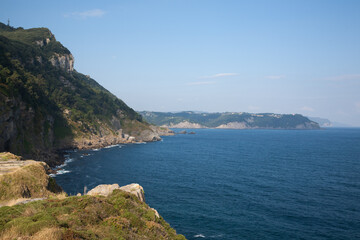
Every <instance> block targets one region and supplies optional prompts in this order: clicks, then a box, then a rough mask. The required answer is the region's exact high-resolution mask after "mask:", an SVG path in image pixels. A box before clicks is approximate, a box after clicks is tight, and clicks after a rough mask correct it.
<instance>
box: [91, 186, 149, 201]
mask: <svg viewBox="0 0 360 240" xmlns="http://www.w3.org/2000/svg"><path fill="white" fill-rule="evenodd" d="M115 189H120V190H122V191H125V192H128V193H130V194H133V195H135V196H136V197H137V198H138V199H139V200H140V201H141V202H145V195H144V189H143V187H142V186H140V185H139V184H137V183H132V184H129V185H126V186H123V187H120V186H119V184H116V183H115V184H112V185H111V184H101V185H99V186H97V187H95V188H93V189H91V190H90V191H89V192H88V193H87V195H91V196H96V195H102V196H108V195H109V194H111V193H112V192H113V191H114V190H115Z"/></svg>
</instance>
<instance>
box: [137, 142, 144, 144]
mask: <svg viewBox="0 0 360 240" xmlns="http://www.w3.org/2000/svg"><path fill="white" fill-rule="evenodd" d="M135 144H146V142H135Z"/></svg>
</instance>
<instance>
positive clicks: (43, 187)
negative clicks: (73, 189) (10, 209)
mask: <svg viewBox="0 0 360 240" xmlns="http://www.w3.org/2000/svg"><path fill="white" fill-rule="evenodd" d="M43 164H44V163H41V162H34V163H31V164H29V165H26V166H23V167H21V168H19V169H17V170H16V171H14V172H11V173H7V174H4V175H0V204H7V202H9V201H12V200H14V199H19V198H42V197H49V196H55V195H56V193H61V192H62V190H61V188H60V187H59V186H58V185H57V184H56V182H55V180H54V179H52V178H51V177H49V176H48V175H47V173H46V170H45V166H44V165H43Z"/></svg>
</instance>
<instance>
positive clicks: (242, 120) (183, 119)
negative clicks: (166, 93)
mask: <svg viewBox="0 0 360 240" xmlns="http://www.w3.org/2000/svg"><path fill="white" fill-rule="evenodd" d="M140 113H141V115H142V116H143V117H144V118H145V119H146V120H147V121H149V122H150V123H152V124H156V125H161V126H164V127H170V128H229V129H319V128H320V126H319V124H318V123H316V122H314V121H311V120H310V119H308V118H307V117H304V116H302V115H300V114H276V113H246V112H224V113H205V112H202V113H198V112H191V111H188V112H176V113H172V112H147V111H144V112H140Z"/></svg>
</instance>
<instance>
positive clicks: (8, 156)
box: [0, 152, 21, 161]
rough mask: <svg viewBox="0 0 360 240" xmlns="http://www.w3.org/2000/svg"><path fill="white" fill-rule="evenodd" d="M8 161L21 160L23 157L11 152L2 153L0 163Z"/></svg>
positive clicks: (0, 153)
mask: <svg viewBox="0 0 360 240" xmlns="http://www.w3.org/2000/svg"><path fill="white" fill-rule="evenodd" d="M8 160H16V161H18V160H21V157H19V156H16V155H15V154H12V153H9V152H0V161H8Z"/></svg>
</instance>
